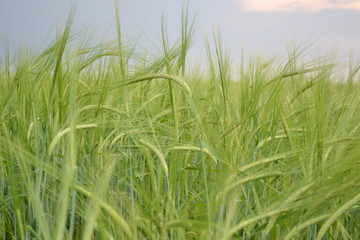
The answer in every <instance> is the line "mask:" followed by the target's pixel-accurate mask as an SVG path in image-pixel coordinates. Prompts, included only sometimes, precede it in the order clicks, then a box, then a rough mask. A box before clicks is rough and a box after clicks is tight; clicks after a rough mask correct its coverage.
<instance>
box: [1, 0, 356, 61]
mask: <svg viewBox="0 0 360 240" xmlns="http://www.w3.org/2000/svg"><path fill="white" fill-rule="evenodd" d="M277 1H279V4H278V5H279V6H280V5H281V4H283V5H281V6H290V5H289V4H287V2H286V1H288V0H277ZM317 1H318V2H317ZM262 2H263V3H262ZM288 2H293V3H294V2H296V3H297V5H296V4H295V5H296V6H297V8H280V7H279V8H278V9H277V8H275V7H273V6H272V8H269V7H268V6H265V5H264V3H266V1H265V0H248V1H246V0H192V1H191V0H190V12H191V13H192V15H195V13H196V15H197V33H196V39H195V46H194V50H193V56H200V55H202V54H203V46H204V36H205V35H206V34H211V33H212V28H213V27H214V28H215V29H220V32H221V35H222V38H223V41H224V45H226V46H227V47H228V48H229V49H230V50H231V54H232V55H233V57H234V58H238V57H239V56H240V53H241V49H242V46H244V49H245V51H246V52H252V53H257V52H265V53H266V54H268V55H278V54H282V53H283V52H284V51H285V49H286V46H287V44H288V43H290V42H292V41H295V42H296V43H298V44H299V45H303V44H304V42H306V43H309V42H315V43H314V44H313V45H312V49H313V51H319V49H321V50H322V51H323V52H326V51H328V50H338V51H339V54H340V55H346V54H348V53H349V52H350V50H352V51H353V53H354V56H355V57H357V58H358V57H359V56H360V31H359V29H360V10H356V8H354V7H351V6H350V7H346V8H348V9H344V6H340V5H339V2H345V1H340V0H337V1H334V0H331V1H330V0H312V1H309V0H297V1H288ZM330 2H331V3H332V4H333V5H329V3H330ZM73 3H77V4H76V5H77V8H76V17H75V26H74V27H75V29H84V28H85V27H86V28H87V29H88V32H91V33H92V35H93V37H94V39H100V38H106V39H110V38H112V32H113V30H114V9H113V7H114V6H113V5H114V4H113V0H77V1H74V0H61V1H60V0H59V1H55V0H31V1H30V0H0V59H3V57H4V42H5V41H4V40H5V39H8V42H9V46H10V50H11V52H13V53H14V52H16V49H18V48H19V46H20V45H27V46H30V47H31V48H33V49H34V48H40V47H41V46H43V45H44V44H45V43H47V42H49V41H50V40H51V39H53V38H54V36H55V29H56V26H57V25H59V24H61V25H62V26H64V25H65V22H66V18H67V14H68V12H69V10H70V8H71V6H72V4H73ZM181 3H182V1H181V0H121V1H120V6H121V13H122V15H121V18H122V24H123V27H124V37H125V39H130V38H131V36H142V38H141V43H142V44H144V45H146V46H149V47H151V42H150V40H151V41H154V42H155V43H156V44H158V43H159V39H160V19H161V15H162V14H164V16H165V17H166V20H167V23H168V27H169V32H170V36H172V37H173V38H175V37H177V36H178V35H179V33H180V31H179V30H180V14H181V5H182V4H181ZM310 3H316V4H315V5H314V4H313V5H311V4H310ZM325 3H326V4H328V5H325ZM352 3H353V4H355V5H356V4H359V3H360V1H356V0H355V1H352ZM284 4H285V5H284ZM286 4H287V5H286ZM301 4H303V5H301ZM305 4H307V5H305ZM309 4H310V5H309ZM321 4H322V5H321ZM334 4H338V5H334ZM320 5H321V6H327V7H326V8H325V7H323V8H322V7H319V6H320ZM343 5H344V4H343ZM259 6H260V7H259ZM339 6H340V7H339ZM262 7H263V8H262ZM315 8H316V9H315ZM341 8H342V9H341ZM351 8H352V9H351ZM314 9H315V10H314ZM313 10H314V11H313Z"/></svg>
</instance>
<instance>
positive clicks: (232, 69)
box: [0, 10, 360, 240]
mask: <svg viewBox="0 0 360 240" xmlns="http://www.w3.org/2000/svg"><path fill="white" fill-rule="evenodd" d="M117 16H119V15H117ZM71 19H72V18H71V17H69V20H68V23H67V25H66V27H65V28H64V30H63V31H62V32H59V33H58V34H57V37H56V39H55V40H54V41H53V42H51V43H50V44H49V45H48V46H47V47H46V48H44V49H43V50H42V51H41V52H36V54H34V53H33V54H30V53H28V52H26V51H22V52H21V53H20V54H19V55H18V57H17V58H16V60H15V61H10V60H9V57H7V58H6V61H5V62H4V64H3V67H2V68H1V69H0V91H1V93H2V94H1V95H0V123H1V125H0V238H1V239H4V240H5V239H20V240H25V239H45V240H61V239H173V240H177V239H215V240H218V239H219V240H230V239H249V240H250V239H281V240H283V239H284V240H290V239H314V240H315V239H317V240H322V239H329V240H330V239H331V240H332V239H360V85H359V74H358V71H359V69H360V68H359V66H357V65H356V64H354V63H353V62H351V61H349V63H347V64H342V63H341V62H340V61H339V60H338V58H336V57H334V56H333V55H327V56H323V57H318V58H313V59H312V60H311V59H310V60H309V58H306V57H305V56H304V55H303V50H302V49H303V48H298V49H296V48H294V49H293V50H291V51H289V52H288V56H287V57H286V59H285V60H284V58H271V59H265V58H257V57H252V58H250V59H249V61H248V63H247V64H240V66H234V65H233V64H232V62H231V58H230V57H229V54H228V52H227V51H226V50H225V49H224V47H223V44H222V43H221V40H220V38H219V37H218V35H216V34H214V36H213V37H209V39H208V41H207V43H208V44H205V48H206V49H207V56H208V58H207V59H208V60H207V62H206V63H204V65H205V67H201V68H200V67H197V66H196V65H194V64H189V61H190V60H189V56H188V52H189V48H190V46H191V44H192V43H193V37H194V34H196V28H195V24H194V22H193V20H192V18H191V17H189V16H188V11H186V10H183V14H182V26H181V29H180V31H179V40H178V41H177V42H176V43H172V44H170V43H169V40H168V37H167V32H166V28H165V24H164V23H163V24H162V35H161V36H160V37H161V41H160V42H159V43H158V45H159V46H160V48H159V50H158V51H155V52H154V51H148V52H147V51H143V52H139V51H137V49H138V46H137V45H136V43H132V42H129V41H126V36H123V34H122V31H121V27H120V26H121V24H120V20H119V17H118V18H117V28H116V30H117V38H116V39H114V42H109V43H104V42H103V43H98V44H93V45H88V44H86V43H85V42H86V41H84V39H85V37H84V36H82V35H81V34H77V33H76V31H74V30H72V29H71V26H72V21H71Z"/></svg>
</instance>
